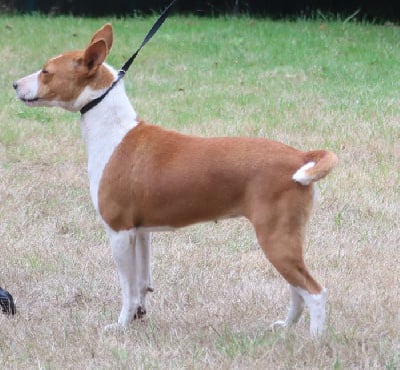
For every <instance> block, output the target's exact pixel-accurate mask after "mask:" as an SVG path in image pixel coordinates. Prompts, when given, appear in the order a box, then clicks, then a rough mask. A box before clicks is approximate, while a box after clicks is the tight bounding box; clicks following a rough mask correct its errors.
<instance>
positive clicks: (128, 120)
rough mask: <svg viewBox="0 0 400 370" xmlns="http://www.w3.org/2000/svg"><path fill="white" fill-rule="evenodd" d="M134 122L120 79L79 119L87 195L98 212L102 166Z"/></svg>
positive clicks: (134, 113)
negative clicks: (84, 150) (84, 152)
mask: <svg viewBox="0 0 400 370" xmlns="http://www.w3.org/2000/svg"><path fill="white" fill-rule="evenodd" d="M136 125H137V115H136V112H135V111H134V109H133V107H132V105H131V104H130V102H129V99H128V97H127V96H126V94H125V89H124V85H123V81H120V82H119V83H118V85H117V86H115V87H114V88H113V89H112V90H111V91H110V93H109V94H108V95H107V96H106V97H105V98H104V100H103V101H102V102H101V103H100V104H98V105H97V106H96V107H94V108H92V109H91V110H90V111H88V112H87V113H85V114H84V115H83V116H82V119H81V128H82V135H83V138H84V140H85V143H86V151H87V156H88V175H89V182H90V195H91V198H92V202H93V205H94V207H95V209H96V211H97V212H99V205H98V191H99V185H100V181H101V177H102V175H103V171H104V168H105V166H106V165H107V163H108V161H109V159H110V157H111V155H112V154H113V152H114V150H115V148H116V147H117V146H118V145H119V144H120V143H121V141H122V139H123V138H124V137H125V135H126V134H127V133H128V132H129V131H130V130H131V129H132V128H133V127H135V126H136Z"/></svg>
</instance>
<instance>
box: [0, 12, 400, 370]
mask: <svg viewBox="0 0 400 370" xmlns="http://www.w3.org/2000/svg"><path fill="white" fill-rule="evenodd" d="M153 20H154V19H153V18H143V19H142V18H136V19H124V20H122V19H111V21H112V23H113V25H114V31H115V37H116V38H115V43H114V46H113V50H112V53H111V55H110V57H109V59H108V62H109V63H110V64H112V65H114V66H115V67H119V66H121V65H122V64H123V62H124V61H125V59H126V58H127V57H129V55H130V53H131V52H132V51H133V50H134V49H135V48H136V47H137V46H138V45H139V43H140V42H141V41H142V38H143V36H144V35H145V33H146V32H147V30H148V28H149V27H150V26H151V24H152V22H153ZM105 21H109V19H81V18H70V17H59V18H45V17H39V16H34V17H23V16H15V17H14V16H13V17H6V16H0V30H1V35H2V36H1V38H0V51H1V52H0V61H1V63H0V86H1V94H0V219H1V223H0V252H1V257H0V285H1V286H3V287H5V288H7V289H8V290H9V291H10V292H11V293H12V294H13V295H14V298H15V300H16V303H17V308H18V314H17V315H16V316H15V317H13V318H8V317H6V316H4V315H1V316H0V333H1V335H0V368H2V369H62V368H65V369H72V368H73V369H99V368H113V369H127V368H143V369H144V368H146V369H147V368H162V369H167V368H178V369H183V368H194V369H200V368H207V369H227V368H232V369H246V368H248V369H292V368H293V369H294V368H296V369H298V368H304V369H305V368H307V369H309V368H312V369H314V368H315V369H317V368H318V369H322V368H327V369H329V368H332V369H367V368H380V369H393V370H394V369H397V368H399V367H400V338H399V336H400V335H399V333H400V309H399V307H400V268H399V265H400V191H399V190H400V186H399V185H400V178H399V170H400V127H399V121H400V89H399V81H400V68H399V63H400V28H398V27H395V26H378V25H368V24H359V23H358V24H357V23H345V22H340V21H328V22H325V23H321V22H319V21H298V22H285V21H276V22H273V21H269V20H262V19H251V18H239V19H230V18H228V19H223V18H221V19H205V18H202V19H199V18H194V17H188V18H186V17H173V18H171V19H169V20H168V21H167V23H166V24H165V25H164V26H163V28H162V29H161V31H160V33H159V34H157V35H156V37H155V38H154V39H153V40H152V41H151V43H150V44H149V45H148V46H146V47H145V49H144V50H143V52H142V54H141V55H140V56H139V58H138V59H137V61H136V62H135V64H134V65H133V67H132V69H131V70H130V71H129V73H128V75H127V76H126V82H125V83H126V87H127V90H128V94H129V95H130V97H131V100H132V102H133V105H134V106H135V108H136V110H137V112H138V113H139V115H140V116H141V117H142V118H144V119H146V120H147V121H149V122H152V123H158V124H161V125H163V126H164V127H169V128H174V129H178V130H180V131H182V132H186V133H192V134H199V135H204V136H214V135H235V136H239V135H240V136H259V137H268V138H271V139H276V140H280V141H283V142H285V143H288V144H290V145H293V146H295V147H298V148H301V149H304V150H309V149H317V148H326V149H330V150H333V151H334V152H336V153H337V154H338V156H339V158H340V164H339V166H338V167H337V169H336V170H335V171H334V172H333V173H332V174H331V175H330V176H329V177H328V178H326V179H325V180H323V181H321V182H319V183H318V184H319V191H320V203H319V206H318V207H316V209H315V212H314V215H313V218H312V220H311V223H310V227H309V230H308V238H307V245H306V261H307V264H308V266H309V267H310V270H311V271H312V272H313V275H315V277H316V278H317V279H318V280H319V281H320V282H321V283H322V284H323V285H325V286H326V287H327V289H328V306H327V307H328V325H327V331H326V333H325V335H324V336H323V337H322V338H321V340H318V341H316V340H312V339H310V338H309V333H308V320H309V318H308V313H307V312H306V313H305V315H303V317H302V319H301V320H300V322H299V323H298V325H297V326H296V327H295V328H293V329H292V330H290V331H288V332H276V333H273V332H270V331H269V330H268V327H269V324H270V323H272V322H273V321H274V320H276V319H281V318H284V316H285V315H286V311H287V308H288V302H289V292H288V289H287V284H286V283H285V282H284V280H283V279H282V278H281V277H280V276H278V274H277V273H276V272H275V271H274V269H273V268H272V266H271V265H270V264H269V263H268V262H267V260H266V259H265V258H264V257H263V255H262V252H261V251H260V250H259V248H258V246H257V244H256V240H255V236H254V234H253V232H252V230H251V228H250V226H249V224H248V223H247V222H246V221H245V220H234V221H224V222H220V223H218V224H201V225H196V226H193V227H190V228H186V229H182V230H178V231H176V232H174V233H159V234H155V236H154V238H153V246H154V257H153V277H154V286H155V292H154V293H153V294H152V295H151V297H150V302H149V307H148V315H147V317H146V318H145V319H144V320H141V321H139V322H135V323H134V324H133V325H132V326H131V327H130V328H129V329H128V330H126V331H124V332H118V333H110V332H104V331H103V328H104V327H105V326H106V325H107V324H109V323H112V322H114V321H116V319H117V317H118V313H119V309H120V292H119V284H118V282H117V276H116V271H115V268H114V263H113V261H112V256H111V250H110V248H109V246H108V244H107V240H106V238H105V234H104V232H103V229H102V226H101V224H100V222H99V220H98V218H97V216H96V214H95V212H94V210H93V207H92V205H91V203H90V199H89V190H88V180H87V177H86V157H85V149H84V147H83V140H82V139H81V137H80V126H79V123H78V121H79V115H78V114H72V113H68V112H64V111H61V110H58V109H45V108H43V109H42V108H35V109H33V108H27V107H25V106H24V105H22V104H21V103H20V102H18V101H16V99H15V97H14V92H13V90H12V82H13V81H14V80H15V79H17V78H19V77H21V76H23V75H26V74H28V73H31V72H33V71H35V70H37V69H39V68H40V67H41V65H42V64H43V62H44V61H45V60H46V59H47V58H48V57H50V56H55V55H57V54H59V53H60V52H62V51H65V50H69V49H76V48H83V47H84V46H85V45H86V44H87V43H88V41H89V38H90V36H91V34H92V33H93V32H94V31H95V30H96V29H97V28H99V27H100V26H101V25H102V24H103V23H104V22H105Z"/></svg>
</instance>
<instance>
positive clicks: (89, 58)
mask: <svg viewBox="0 0 400 370" xmlns="http://www.w3.org/2000/svg"><path fill="white" fill-rule="evenodd" d="M106 56H107V45H106V42H105V41H104V39H100V40H97V41H94V42H92V43H91V44H90V45H89V46H88V47H87V48H86V50H85V53H84V56H83V64H84V66H85V67H86V68H87V69H88V72H89V76H90V75H93V74H94V73H96V71H97V69H98V67H99V66H100V65H101V64H102V63H103V62H104V60H105V59H106Z"/></svg>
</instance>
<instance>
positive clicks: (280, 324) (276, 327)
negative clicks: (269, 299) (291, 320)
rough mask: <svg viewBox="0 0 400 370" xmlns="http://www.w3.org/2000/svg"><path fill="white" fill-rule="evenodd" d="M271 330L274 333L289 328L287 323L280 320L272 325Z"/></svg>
mask: <svg viewBox="0 0 400 370" xmlns="http://www.w3.org/2000/svg"><path fill="white" fill-rule="evenodd" d="M269 328H270V330H272V331H277V330H280V329H282V328H283V329H285V328H287V323H286V321H284V320H278V321H275V322H274V323H272V324H271V325H270V326H269Z"/></svg>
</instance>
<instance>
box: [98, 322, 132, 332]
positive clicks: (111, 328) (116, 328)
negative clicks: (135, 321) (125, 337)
mask: <svg viewBox="0 0 400 370" xmlns="http://www.w3.org/2000/svg"><path fill="white" fill-rule="evenodd" d="M125 330H126V326H124V325H121V324H119V323H114V324H109V325H106V326H105V327H104V328H103V333H105V334H117V333H122V332H124V331H125Z"/></svg>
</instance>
